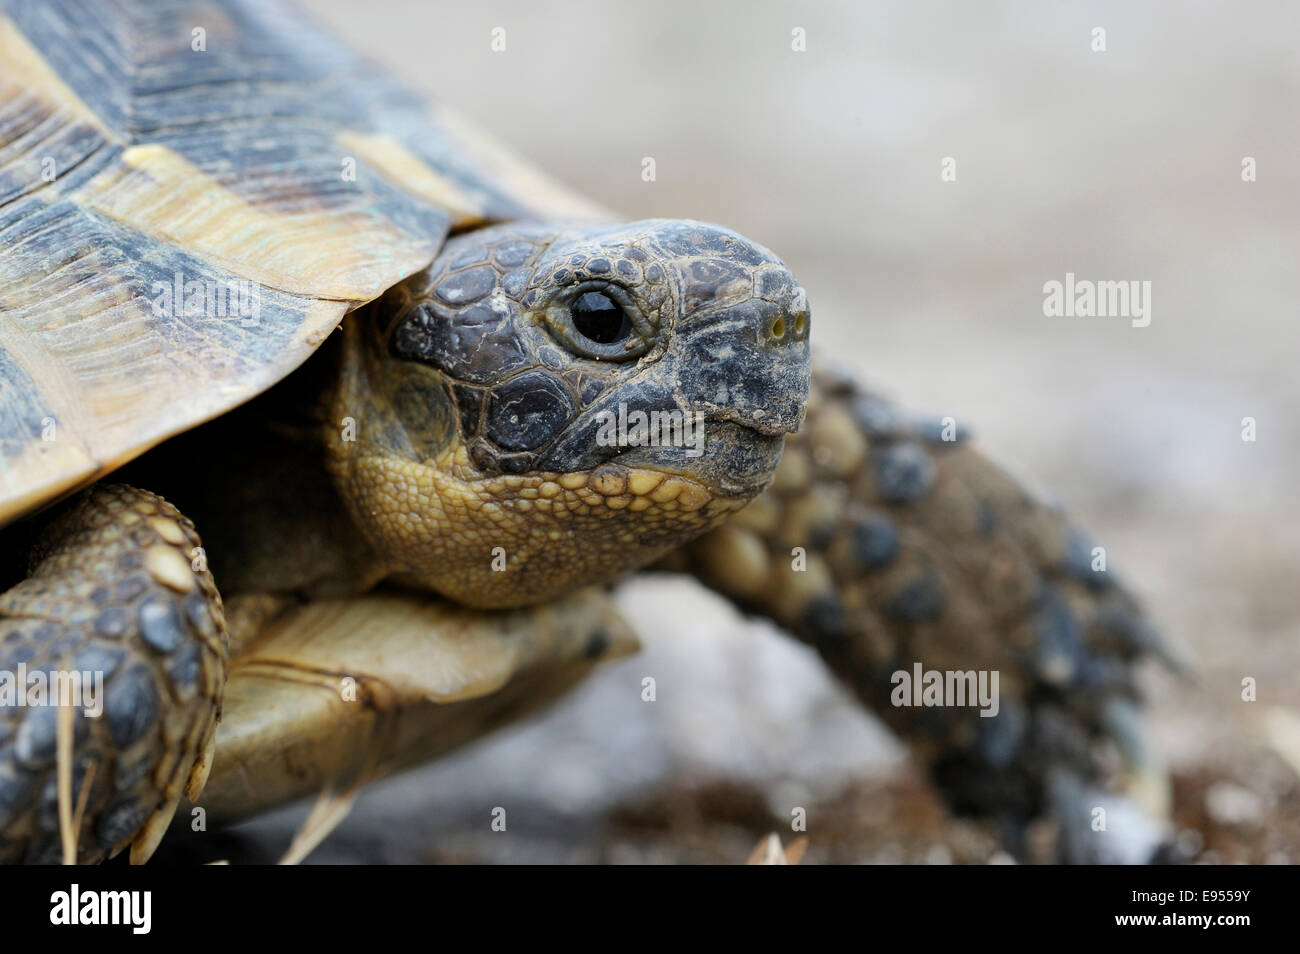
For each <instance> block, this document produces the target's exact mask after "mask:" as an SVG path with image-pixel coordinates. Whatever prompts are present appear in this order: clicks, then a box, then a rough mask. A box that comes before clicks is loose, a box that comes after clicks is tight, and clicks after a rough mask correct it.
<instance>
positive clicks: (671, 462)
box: [329, 220, 809, 607]
mask: <svg viewBox="0 0 1300 954" xmlns="http://www.w3.org/2000/svg"><path fill="white" fill-rule="evenodd" d="M358 318H359V319H360V320H353V321H350V322H348V323H347V325H346V331H347V335H346V337H345V346H344V353H345V356H344V360H343V367H342V373H341V375H340V379H339V386H338V389H337V391H336V393H335V396H334V398H333V401H334V407H333V412H334V413H333V422H334V424H336V425H339V426H336V427H332V428H331V430H330V432H329V435H330V436H329V450H330V454H329V456H330V467H331V471H332V473H333V475H334V479H335V482H336V485H337V486H338V488H339V490H340V492H341V493H342V495H343V497H344V499H345V500H346V501H347V502H348V505H349V507H350V508H351V510H352V514H353V517H354V519H355V520H356V521H357V523H358V525H359V526H360V527H361V530H362V532H363V533H364V534H365V536H366V537H367V539H368V540H369V542H370V544H371V546H372V547H373V548H374V549H375V551H376V552H377V553H379V554H380V555H381V559H382V560H383V561H385V563H386V565H387V566H388V567H389V570H390V574H391V575H392V576H395V577H396V578H398V579H399V580H400V581H403V582H406V583H411V584H415V585H420V586H423V587H428V588H432V589H434V590H436V591H438V592H440V593H442V594H444V595H446V596H449V597H451V598H453V599H455V600H458V601H460V602H463V603H466V604H469V605H473V606H487V607H494V606H513V605H521V604H525V603H530V602H537V601H541V600H545V599H549V598H550V597H552V596H555V595H557V594H559V593H562V592H565V591H567V590H570V589H573V588H575V587H577V586H580V585H583V584H586V583H600V582H605V581H608V580H612V579H615V578H617V577H619V576H620V575H622V574H624V573H627V572H628V571H630V570H632V569H635V568H636V567H639V566H642V565H644V564H646V563H648V562H650V561H651V560H653V559H655V558H656V557H658V556H660V555H661V554H663V553H664V552H666V551H668V550H670V549H672V548H674V547H676V546H678V545H680V544H682V543H685V542H686V541H688V540H689V539H691V538H692V537H694V536H696V535H698V534H700V533H702V532H703V531H705V530H707V529H709V528H710V527H712V526H714V525H716V524H717V523H718V522H720V521H721V520H722V519H723V518H724V517H726V516H727V515H728V514H729V513H731V512H733V511H735V510H737V509H739V508H740V507H742V506H743V505H744V504H745V503H747V502H748V501H749V500H750V499H751V498H752V497H754V496H755V495H756V494H757V493H759V492H760V491H761V490H762V489H763V488H764V487H766V485H767V484H768V482H769V481H770V480H771V476H772V472H773V470H774V469H775V467H776V464H777V461H778V459H779V458H780V454H781V448H782V446H783V444H784V440H785V435H786V434H788V433H791V432H793V431H795V430H796V429H797V428H798V427H799V424H800V423H801V421H802V419H803V414H804V404H805V402H806V400H807V397H808V378H809V365H808V330H809V329H808V323H809V319H808V309H807V304H806V301H805V297H804V293H803V289H802V288H800V287H799V285H798V283H797V282H796V281H795V280H794V277H793V276H792V275H791V274H790V271H789V270H788V269H787V268H786V267H785V265H783V264H782V263H781V261H780V260H779V259H777V258H776V257H775V256H774V255H773V254H772V253H771V252H769V251H768V250H767V249H764V248H762V247H761V246H758V245H755V244H754V243H752V242H750V241H748V240H746V239H744V238H742V237H741V236H739V235H737V234H736V233H734V232H731V231H728V230H726V229H723V228H719V227H717V226H713V225H705V224H703V223H700V222H692V221H678V220H649V221H643V222H634V223H631V224H625V225H619V226H594V227H592V226H587V227H582V226H577V227H565V226H563V225H555V224H540V223H538V224H533V223H525V224H512V225H505V226H496V227H490V228H485V229H482V230H479V231H475V232H470V233H467V234H464V235H461V236H458V237H456V238H454V239H452V240H451V241H449V242H448V243H447V246H446V248H445V249H444V251H443V254H442V255H441V256H440V257H439V258H438V260H437V261H436V262H434V264H433V265H432V266H430V267H429V269H427V270H426V271H425V272H422V273H421V274H419V275H417V276H415V277H413V278H411V279H410V280H408V281H407V282H405V283H403V284H402V285H400V286H398V287H396V288H394V289H393V290H391V291H390V292H389V293H388V294H387V295H385V296H384V297H383V298H382V299H380V300H379V301H378V302H375V303H374V304H372V305H371V306H369V314H366V315H359V316H358ZM340 422H342V423H341V424H340ZM348 422H351V433H348V431H349V427H348Z"/></svg>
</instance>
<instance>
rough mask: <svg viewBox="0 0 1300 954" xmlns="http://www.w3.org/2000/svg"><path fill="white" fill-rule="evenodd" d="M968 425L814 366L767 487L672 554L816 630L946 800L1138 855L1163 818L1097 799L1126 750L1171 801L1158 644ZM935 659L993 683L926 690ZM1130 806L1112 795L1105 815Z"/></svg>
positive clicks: (1011, 838) (1157, 792)
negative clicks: (1155, 694)
mask: <svg viewBox="0 0 1300 954" xmlns="http://www.w3.org/2000/svg"><path fill="white" fill-rule="evenodd" d="M945 425H947V426H945ZM958 425H959V422H956V421H944V420H936V421H926V422H919V423H918V422H917V421H915V420H912V419H908V418H906V417H904V416H903V415H902V414H901V413H900V412H899V410H898V409H897V408H895V407H894V406H893V405H891V404H889V403H887V402H886V401H884V400H883V399H881V398H879V397H878V396H876V395H873V394H870V393H868V392H866V391H864V390H863V389H861V388H859V387H858V386H857V385H855V384H854V383H853V382H851V381H849V380H846V379H844V378H842V377H839V376H835V375H829V374H825V373H822V374H818V375H816V376H815V378H814V386H813V391H812V395H811V398H810V401H809V406H808V417H807V421H806V423H805V425H804V427H803V429H802V430H801V431H800V432H799V434H797V435H796V436H794V437H792V438H789V439H788V441H787V445H786V451H785V455H784V457H783V459H782V461H781V464H780V466H779V468H778V470H777V473H776V477H775V481H774V483H773V486H772V487H771V488H770V489H769V490H768V491H767V492H766V493H765V494H763V495H762V496H761V497H759V498H758V499H757V500H755V501H754V503H752V504H751V505H750V506H749V507H748V508H747V509H745V510H743V511H742V512H741V513H740V514H739V515H737V517H735V518H733V520H732V521H731V522H729V523H728V524H725V525H724V526H722V527H721V528H719V529H718V530H715V531H713V532H712V533H710V534H708V535H706V536H704V537H702V538H701V539H700V540H698V541H696V542H695V543H694V544H692V545H691V546H690V547H688V548H687V549H686V551H685V553H684V554H681V555H678V556H677V557H676V560H677V561H678V565H679V566H682V564H683V562H684V564H685V567H684V568H689V569H691V570H693V571H694V572H695V573H696V574H697V575H699V576H700V577H701V578H702V579H703V580H704V581H705V582H706V583H707V584H708V585H710V586H712V587H713V588H715V589H717V590H719V591H720V592H722V593H723V594H725V595H727V596H729V597H730V598H732V599H734V600H735V601H736V602H738V603H739V604H741V605H742V606H744V607H746V608H747V609H749V610H752V611H754V612H757V613H760V614H763V615H765V616H768V617H770V618H772V619H773V620H775V621H776V622H778V623H779V624H781V625H782V626H783V627H784V628H785V629H787V630H788V631H790V632H792V633H794V634H795V635H797V636H798V637H799V638H800V639H802V640H804V641H806V642H808V643H811V644H812V645H813V646H815V647H816V648H817V650H818V651H819V652H820V653H821V655H822V657H823V658H824V659H825V661H826V662H827V664H828V665H829V667H830V668H831V669H832V670H833V671H834V672H835V673H836V675H837V676H839V677H840V678H841V679H843V680H844V681H845V682H846V683H848V685H849V686H850V687H851V688H852V689H853V690H854V691H855V692H856V694H857V695H858V696H859V697H860V698H861V699H862V700H863V701H864V702H866V703H867V704H868V705H869V706H870V707H871V708H872V709H874V710H875V711H876V712H877V714H879V715H880V716H881V718H882V719H884V721H885V722H886V723H888V724H889V725H890V726H891V727H892V728H893V729H894V730H895V731H896V732H898V733H899V734H900V735H901V736H902V737H903V738H904V739H905V740H906V741H907V742H908V743H909V744H910V746H911V748H912V751H913V754H914V755H915V756H916V757H917V758H918V760H919V761H920V762H921V763H922V764H923V765H924V766H926V767H927V768H928V769H929V771H930V774H931V776H932V778H933V779H934V781H935V782H936V783H937V785H938V786H939V788H940V789H941V790H942V791H943V793H944V795H945V796H946V798H947V800H948V802H949V804H950V805H951V806H952V807H953V808H954V809H955V810H957V811H958V812H960V813H963V814H977V815H982V816H984V817H991V818H994V819H996V820H997V821H999V822H1001V823H1002V824H1003V830H1004V833H1005V834H1006V835H1007V836H1008V842H1009V845H1010V846H1011V847H1013V848H1020V847H1023V846H1022V844H1021V836H1022V834H1023V830H1024V825H1025V823H1026V822H1028V821H1029V820H1031V819H1033V818H1035V817H1039V816H1052V817H1054V818H1055V819H1056V820H1057V821H1058V822H1059V823H1060V825H1061V829H1060V834H1061V840H1060V844H1061V846H1062V849H1063V854H1064V856H1065V857H1067V858H1070V859H1073V860H1128V861H1133V860H1142V859H1140V858H1135V857H1133V856H1132V854H1131V849H1132V848H1133V846H1134V845H1139V846H1145V849H1149V848H1151V847H1153V841H1154V839H1155V834H1154V833H1155V832H1156V831H1157V826H1154V825H1143V826H1140V827H1142V828H1143V831H1142V832H1138V833H1136V834H1134V833H1132V832H1129V833H1127V834H1126V835H1125V836H1123V837H1122V838H1120V839H1115V838H1105V837H1104V836H1103V833H1102V832H1098V831H1096V830H1095V822H1096V820H1097V818H1098V817H1099V816H1098V815H1097V814H1096V812H1095V809H1096V808H1097V807H1106V806H1107V805H1110V806H1111V807H1112V809H1113V808H1114V807H1115V806H1116V802H1115V801H1114V800H1113V798H1112V796H1111V795H1108V794H1107V793H1106V792H1104V791H1103V788H1104V787H1105V785H1106V784H1107V783H1109V782H1111V781H1114V780H1115V779H1112V778H1110V777H1109V776H1112V775H1116V774H1119V773H1112V772H1109V771H1108V766H1110V765H1113V764H1115V763H1116V762H1118V763H1119V764H1121V765H1123V767H1124V769H1125V770H1126V771H1125V773H1123V774H1124V775H1126V778H1124V779H1123V781H1126V782H1127V783H1128V790H1129V793H1130V794H1132V795H1135V796H1137V797H1138V801H1139V803H1140V804H1143V805H1144V807H1145V808H1146V809H1147V812H1148V813H1149V814H1150V815H1154V816H1156V817H1159V815H1160V814H1162V812H1163V811H1164V808H1165V801H1166V799H1167V791H1166V781H1165V777H1164V772H1163V769H1162V767H1161V766H1160V764H1159V762H1158V760H1157V759H1156V757H1155V754H1154V753H1153V752H1152V751H1151V750H1150V748H1149V747H1148V746H1147V745H1146V744H1145V743H1144V741H1143V739H1142V732H1141V727H1140V721H1139V718H1138V714H1137V706H1138V704H1139V702H1140V695H1139V691H1138V686H1137V684H1136V665H1137V663H1138V661H1139V660H1140V658H1141V657H1143V656H1145V655H1147V654H1148V653H1150V652H1152V651H1156V652H1163V650H1162V648H1161V645H1160V641H1159V639H1158V637H1157V636H1156V634H1155V631H1154V630H1153V628H1152V627H1151V626H1150V625H1149V624H1148V623H1147V622H1146V621H1145V619H1144V618H1143V615H1142V613H1141V611H1140V610H1139V608H1138V606H1137V604H1136V602H1135V601H1134V600H1133V599H1132V597H1130V596H1129V595H1128V594H1127V593H1126V592H1125V591H1124V590H1123V589H1122V588H1121V587H1120V586H1119V585H1118V584H1116V582H1115V581H1114V580H1113V579H1112V576H1111V575H1110V574H1109V573H1108V572H1106V571H1105V569H1104V566H1103V564H1102V563H1101V562H1100V558H1099V553H1098V552H1097V551H1094V550H1093V545H1092V543H1091V542H1090V541H1087V540H1086V538H1084V537H1083V536H1082V535H1081V534H1080V533H1078V532H1077V531H1076V530H1074V529H1073V528H1072V527H1071V526H1070V525H1069V524H1068V523H1067V522H1066V520H1065V519H1064V518H1063V517H1062V515H1061V514H1060V513H1059V511H1057V510H1055V509H1052V508H1049V507H1047V506H1045V505H1043V504H1042V503H1040V502H1039V501H1037V500H1035V499H1034V498H1033V497H1032V496H1031V495H1030V494H1028V493H1027V492H1026V491H1025V490H1024V489H1023V488H1022V487H1021V486H1020V485H1019V484H1018V483H1016V482H1015V481H1014V480H1012V479H1011V478H1010V477H1008V476H1007V475H1006V474H1004V473H1003V472H1002V471H1001V470H999V469H997V468H996V467H994V466H993V465H991V464H990V463H989V462H988V461H987V460H986V459H985V458H984V457H983V456H982V455H981V454H979V453H978V452H977V451H975V450H973V449H972V448H971V447H970V446H969V444H968V443H967V442H966V441H965V439H964V434H963V431H964V428H963V427H961V426H958ZM670 565H671V564H670ZM918 665H919V666H920V667H921V670H922V679H921V680H920V681H921V682H922V685H920V686H917V685H914V683H915V682H917V679H916V667H917V666H918ZM932 672H937V673H940V674H943V676H944V679H945V686H946V685H947V674H948V673H973V674H974V676H975V679H976V685H975V686H970V682H969V680H968V679H967V680H965V685H966V686H968V687H970V688H973V689H975V693H973V694H974V695H978V691H979V688H980V687H981V684H980V683H979V680H981V679H983V680H984V681H983V683H982V687H983V688H984V689H986V690H988V691H989V692H988V694H989V695H990V696H991V697H992V696H993V695H994V694H993V692H992V690H994V689H996V696H995V699H994V701H992V702H990V703H988V704H982V703H981V701H980V700H979V699H978V698H976V699H969V698H968V699H967V700H966V701H965V704H964V705H959V704H955V703H957V702H960V699H953V698H949V697H948V695H944V694H941V695H937V696H936V695H934V694H932V693H931V694H929V695H928V696H927V694H926V693H925V691H924V690H925V685H924V680H925V679H926V678H932V677H927V676H926V674H927V673H932ZM995 674H996V678H997V682H996V683H994V682H993V681H992V679H993V677H994V675H995ZM953 688H954V689H955V688H956V682H955V681H954V683H953ZM935 700H938V701H939V702H940V704H938V705H934V704H933V702H934V701H935ZM918 701H919V702H920V703H921V704H919V705H918V704H917V703H918ZM982 713H987V714H982ZM1108 753H1109V755H1110V758H1108ZM1115 756H1117V757H1118V758H1115ZM1134 814H1135V813H1133V812H1128V811H1120V812H1116V811H1114V810H1112V811H1111V812H1110V815H1111V818H1110V822H1111V824H1110V826H1109V828H1110V830H1112V831H1113V830H1114V829H1116V828H1117V827H1118V826H1119V821H1120V819H1121V818H1131V817H1133V815H1134ZM1145 849H1144V850H1145ZM1126 852H1129V853H1126Z"/></svg>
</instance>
